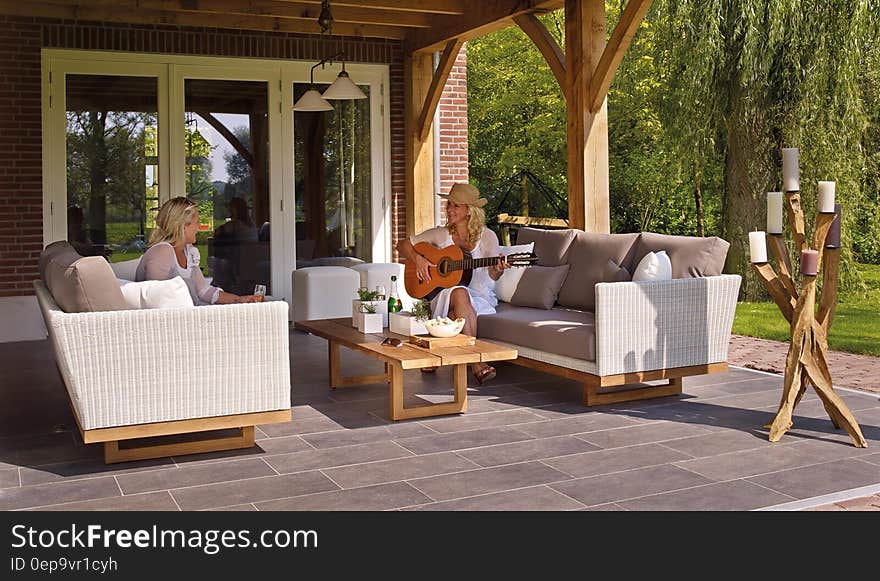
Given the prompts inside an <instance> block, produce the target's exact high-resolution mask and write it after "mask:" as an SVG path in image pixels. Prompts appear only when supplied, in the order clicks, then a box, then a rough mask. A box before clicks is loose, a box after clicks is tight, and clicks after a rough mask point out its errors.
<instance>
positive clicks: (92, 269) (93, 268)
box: [40, 242, 128, 313]
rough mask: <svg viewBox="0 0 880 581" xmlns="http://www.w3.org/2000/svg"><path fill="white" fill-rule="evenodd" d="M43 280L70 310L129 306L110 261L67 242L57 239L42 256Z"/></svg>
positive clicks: (108, 309) (108, 308) (112, 308)
mask: <svg viewBox="0 0 880 581" xmlns="http://www.w3.org/2000/svg"><path fill="white" fill-rule="evenodd" d="M40 271H41V276H42V280H43V282H44V283H45V285H46V287H47V288H48V289H49V292H50V293H52V298H54V299H55V302H56V303H58V306H59V307H61V309H62V310H63V311H65V312H68V313H83V312H92V311H118V310H125V309H128V305H126V303H125V299H124V298H123V296H122V291H121V290H119V283H118V282H117V281H116V276H115V275H114V274H113V269H112V268H110V264H109V263H108V262H107V260H105V259H104V257H102V256H85V257H83V256H80V255H79V253H77V251H76V250H74V248H73V247H72V246H71V245H70V244H69V243H67V242H55V243H53V244H50V245H49V246H47V247H46V249H45V250H44V251H43V254H42V255H41V256H40Z"/></svg>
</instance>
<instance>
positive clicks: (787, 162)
mask: <svg viewBox="0 0 880 581" xmlns="http://www.w3.org/2000/svg"><path fill="white" fill-rule="evenodd" d="M782 189H783V190H785V191H786V192H797V191H800V189H801V177H800V168H799V167H798V150H797V147H783V148H782Z"/></svg>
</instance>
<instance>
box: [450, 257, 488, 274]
mask: <svg viewBox="0 0 880 581" xmlns="http://www.w3.org/2000/svg"><path fill="white" fill-rule="evenodd" d="M497 261H498V257H497V256H492V257H489V258H463V259H462V260H450V261H449V266H448V267H447V269H448V270H450V271H452V270H473V269H475V268H485V267H487V266H492V265H493V264H495V263H496V262H497Z"/></svg>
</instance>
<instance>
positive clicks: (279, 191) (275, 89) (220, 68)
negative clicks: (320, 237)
mask: <svg viewBox="0 0 880 581" xmlns="http://www.w3.org/2000/svg"><path fill="white" fill-rule="evenodd" d="M198 60H199V62H198V64H194V63H193V62H192V59H187V63H186V64H171V65H170V66H169V75H170V77H171V85H170V95H169V100H170V103H169V110H170V115H171V118H172V119H176V120H178V121H177V122H175V123H172V124H171V183H172V191H174V192H177V193H175V194H174V195H176V196H183V195H185V193H184V192H186V167H185V166H186V145H185V144H186V127H185V125H184V117H185V115H186V98H185V84H186V81H187V80H188V79H201V80H208V81H256V82H265V83H266V93H267V96H268V103H267V104H266V105H267V107H268V109H267V110H268V112H269V183H268V186H269V223H270V224H271V225H272V227H271V228H270V229H269V237H270V240H269V252H270V264H271V271H270V272H271V281H272V288H273V291H272V294H273V295H276V296H283V297H285V298H287V299H288V303H290V302H291V301H292V299H293V289H292V287H291V276H290V270H291V268H290V267H289V266H288V265H289V264H290V263H291V261H293V262H295V261H296V259H295V258H294V257H295V256H296V254H295V251H296V249H295V248H293V246H292V245H290V244H287V241H288V240H289V239H290V238H293V237H294V235H293V225H292V224H291V225H288V224H287V220H285V215H284V208H293V207H294V205H293V197H292V196H291V197H290V200H287V199H285V198H286V197H287V194H286V192H285V191H284V189H283V188H282V173H284V171H285V170H284V160H283V158H282V157H281V156H282V150H283V147H282V144H281V140H282V135H281V124H282V121H281V119H282V118H283V116H284V107H283V106H282V102H281V91H280V90H279V87H280V79H281V70H280V68H279V67H278V65H277V64H276V65H274V66H269V64H268V63H261V64H256V63H253V62H250V61H245V59H226V58H221V59H217V58H213V57H204V58H201V59H198ZM203 61H204V62H203ZM276 168H282V171H275V170H276ZM207 260H208V257H207V256H203V257H202V261H203V262H206V261H207ZM279 291H280V292H279Z"/></svg>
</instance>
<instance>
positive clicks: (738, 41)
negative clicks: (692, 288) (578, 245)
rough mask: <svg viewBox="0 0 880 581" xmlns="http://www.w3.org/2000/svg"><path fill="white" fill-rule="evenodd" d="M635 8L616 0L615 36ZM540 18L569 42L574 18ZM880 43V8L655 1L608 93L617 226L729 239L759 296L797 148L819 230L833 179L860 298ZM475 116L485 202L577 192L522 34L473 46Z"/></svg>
mask: <svg viewBox="0 0 880 581" xmlns="http://www.w3.org/2000/svg"><path fill="white" fill-rule="evenodd" d="M623 5H624V2H623V1H620V0H616V1H615V0H612V1H609V2H606V8H607V13H608V23H607V30H608V31H609V34H610V31H611V30H613V27H614V25H615V24H616V22H617V19H618V18H619V15H620V12H621V10H622V7H623ZM541 20H542V21H543V22H544V24H545V26H546V27H547V28H548V30H549V31H550V32H551V34H553V35H554V37H555V38H556V39H557V41H558V42H559V44H560V46H564V39H563V32H564V16H563V13H562V11H561V10H560V11H555V12H552V13H548V14H546V15H543V16H542V17H541ZM878 38H880V3H878V2H876V1H875V0H870V1H855V0H830V1H819V0H785V1H780V2H764V1H761V0H655V2H654V4H653V6H652V7H651V9H650V11H649V13H648V15H647V17H646V19H645V21H644V22H643V23H642V26H641V27H640V29H639V31H638V33H637V34H636V36H635V38H634V41H633V44H632V46H631V47H630V49H629V51H628V52H627V55H626V57H625V58H624V60H623V62H622V64H621V67H620V69H619V70H618V72H617V76H616V77H615V80H614V82H613V84H612V86H611V90H610V92H609V96H608V108H609V144H610V151H609V166H610V182H611V185H610V188H611V189H610V204H611V216H612V218H611V219H612V223H611V229H612V232H634V231H640V230H650V231H656V232H665V233H670V234H688V235H694V234H701V233H705V235H719V236H722V237H723V238H725V239H726V240H728V241H729V242H731V250H730V253H729V256H728V264H727V268H726V270H727V271H728V272H739V273H740V274H743V275H744V283H743V296H744V297H748V298H755V297H760V296H762V295H763V288H762V287H761V286H760V285H759V284H758V282H757V280H756V279H755V277H754V275H753V274H752V273H751V271H750V269H749V267H748V246H747V237H746V236H745V233H746V232H747V231H750V230H753V229H756V228H757V229H763V228H764V226H765V215H766V214H765V212H766V206H765V199H766V198H765V194H766V192H767V191H773V190H778V189H780V187H781V183H780V182H781V155H780V150H781V148H782V147H798V148H799V149H800V167H801V188H802V192H801V195H802V199H803V203H804V206H805V208H806V210H807V218H808V223H812V212H813V211H814V208H815V196H816V182H817V181H818V180H820V179H831V180H834V181H836V182H837V201H839V202H840V203H841V204H842V205H843V215H844V228H843V245H844V252H843V255H844V261H843V266H842V274H841V278H842V281H841V282H842V286H843V287H844V289H846V290H847V291H849V292H862V291H864V284H863V281H862V278H861V276H860V274H859V271H858V270H857V269H856V268H854V267H853V265H854V263H855V262H857V261H858V262H871V263H878V262H880V242H878V241H880V43H878V42H877V39H878ZM468 111H469V141H470V160H471V161H470V164H471V167H470V172H471V180H472V181H473V182H474V183H475V185H477V186H478V187H479V188H480V190H481V191H482V192H484V193H485V194H486V195H488V196H489V197H490V198H492V197H496V196H498V189H499V187H500V185H501V184H503V183H504V182H505V180H506V179H507V178H508V177H510V176H511V175H513V174H514V173H516V172H517V171H518V170H521V169H529V170H531V171H532V172H534V173H535V174H537V175H538V177H539V178H540V179H541V180H542V181H544V182H545V183H546V184H547V185H549V186H550V187H551V188H552V189H554V190H555V191H557V192H558V193H560V194H562V195H563V196H565V194H566V144H565V102H564V100H563V97H562V94H561V92H560V90H559V87H558V84H557V83H556V80H555V78H554V77H553V75H552V73H551V72H550V70H549V68H548V67H547V65H546V63H545V62H544V61H543V57H542V56H541V55H540V54H539V53H538V51H537V49H536V48H535V47H534V46H533V45H532V43H531V41H530V40H529V39H528V38H527V37H526V36H525V34H524V33H522V31H520V30H519V28H518V27H511V28H507V29H504V30H500V31H498V32H496V33H493V34H490V35H487V36H484V37H482V38H479V39H476V40H474V41H471V42H470V43H469V45H468ZM698 202H699V205H698ZM530 206H531V208H530V209H531V210H532V212H531V214H532V215H547V214H540V211H541V208H536V207H535V204H534V202H533V200H531V199H530ZM698 207H701V210H698ZM544 211H547V209H546V208H544Z"/></svg>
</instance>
